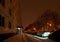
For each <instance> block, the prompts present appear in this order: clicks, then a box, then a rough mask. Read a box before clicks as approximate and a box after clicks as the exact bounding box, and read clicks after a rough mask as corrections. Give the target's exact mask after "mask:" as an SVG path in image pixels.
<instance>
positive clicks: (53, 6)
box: [21, 0, 60, 27]
mask: <svg viewBox="0 0 60 42" xmlns="http://www.w3.org/2000/svg"><path fill="white" fill-rule="evenodd" d="M59 4H60V1H59V0H22V1H21V15H22V24H23V27H26V26H28V25H29V24H31V23H33V22H34V21H35V20H36V19H37V18H38V17H39V16H41V14H43V13H44V12H45V11H46V10H48V9H50V10H52V11H57V12H59V6H60V5H59Z"/></svg>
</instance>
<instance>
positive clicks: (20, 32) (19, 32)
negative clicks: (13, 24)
mask: <svg viewBox="0 0 60 42" xmlns="http://www.w3.org/2000/svg"><path fill="white" fill-rule="evenodd" d="M22 28H23V27H22V26H17V34H22Z"/></svg>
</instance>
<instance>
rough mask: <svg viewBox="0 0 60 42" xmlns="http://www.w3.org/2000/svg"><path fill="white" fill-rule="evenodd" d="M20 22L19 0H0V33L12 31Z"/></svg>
mask: <svg viewBox="0 0 60 42" xmlns="http://www.w3.org/2000/svg"><path fill="white" fill-rule="evenodd" d="M18 25H22V22H21V7H20V0H0V34H3V33H14V32H16V28H17V26H18Z"/></svg>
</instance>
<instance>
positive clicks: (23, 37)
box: [3, 33, 53, 42]
mask: <svg viewBox="0 0 60 42" xmlns="http://www.w3.org/2000/svg"><path fill="white" fill-rule="evenodd" d="M3 42H53V41H52V40H49V39H48V40H40V39H38V38H35V37H34V36H31V35H30V34H29V35H28V34H26V33H22V34H18V35H15V36H13V37H10V38H8V39H6V40H4V41H3Z"/></svg>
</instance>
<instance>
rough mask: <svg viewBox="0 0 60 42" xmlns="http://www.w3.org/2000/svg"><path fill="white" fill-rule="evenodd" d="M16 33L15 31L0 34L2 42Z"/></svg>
mask: <svg viewBox="0 0 60 42" xmlns="http://www.w3.org/2000/svg"><path fill="white" fill-rule="evenodd" d="M14 35H16V34H15V33H6V34H0V42H2V41H3V40H5V39H8V38H9V37H12V36H14Z"/></svg>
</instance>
